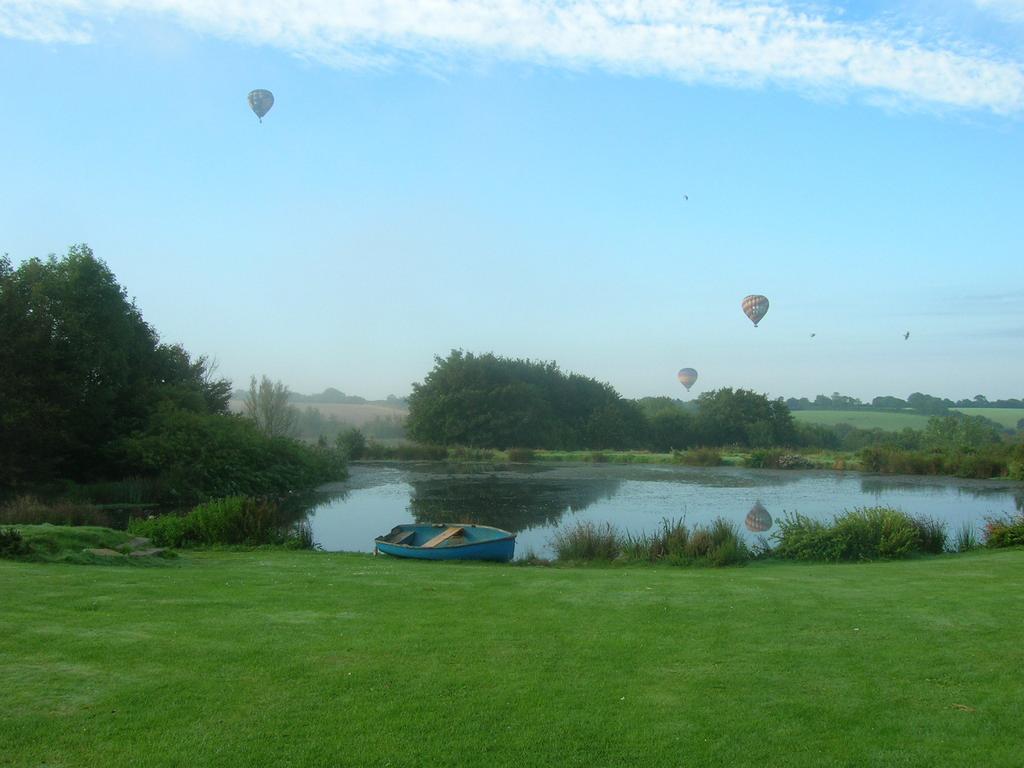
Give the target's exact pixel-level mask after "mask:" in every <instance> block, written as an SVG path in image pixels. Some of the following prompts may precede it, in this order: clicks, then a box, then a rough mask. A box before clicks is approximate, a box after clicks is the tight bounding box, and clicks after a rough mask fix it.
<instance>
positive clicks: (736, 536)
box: [552, 518, 751, 566]
mask: <svg viewBox="0 0 1024 768" xmlns="http://www.w3.org/2000/svg"><path fill="white" fill-rule="evenodd" d="M552 546H553V548H554V550H555V552H556V554H557V557H558V559H559V560H562V561H613V560H617V561H624V562H666V563H671V564H673V565H694V564H701V565H715V566H720V565H736V564H741V563H745V562H747V561H748V560H750V559H751V552H750V549H749V548H748V547H747V545H746V542H744V540H743V537H742V536H741V535H740V532H739V529H738V527H737V526H736V525H735V524H734V523H731V522H729V521H727V520H724V519H722V518H718V519H716V520H715V521H714V522H712V523H711V524H710V525H709V526H697V527H695V528H693V529H692V530H691V529H689V528H688V527H687V526H686V524H685V523H684V522H683V521H682V520H662V522H661V527H660V528H659V530H657V531H656V532H654V533H650V534H648V533H639V534H633V533H630V532H628V531H627V532H625V533H622V532H620V531H619V530H618V529H617V528H615V526H613V525H611V524H610V523H601V524H598V523H593V522H590V521H580V522H577V523H576V524H574V525H572V526H569V527H567V528H563V529H560V530H559V531H557V532H556V533H555V535H554V537H553V539H552Z"/></svg>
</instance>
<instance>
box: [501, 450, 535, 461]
mask: <svg viewBox="0 0 1024 768" xmlns="http://www.w3.org/2000/svg"><path fill="white" fill-rule="evenodd" d="M507 453H508V460H509V461H512V462H515V463H517V464H525V463H526V462H530V461H533V458H534V453H533V449H532V448H509V449H508V451H507Z"/></svg>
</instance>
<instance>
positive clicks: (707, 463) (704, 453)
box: [672, 448, 725, 467]
mask: <svg viewBox="0 0 1024 768" xmlns="http://www.w3.org/2000/svg"><path fill="white" fill-rule="evenodd" d="M672 461H673V462H675V463H677V464H683V465H685V466H687V467H720V466H722V464H724V463H725V462H724V461H723V460H722V452H721V451H718V450H716V449H714V448H691V449H690V450H688V451H672Z"/></svg>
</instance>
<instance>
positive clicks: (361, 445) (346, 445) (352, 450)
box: [334, 427, 366, 460]
mask: <svg viewBox="0 0 1024 768" xmlns="http://www.w3.org/2000/svg"><path fill="white" fill-rule="evenodd" d="M334 443H335V445H336V446H337V448H338V452H339V453H341V455H342V456H344V457H345V459H346V460H355V459H361V458H362V457H363V454H364V453H365V452H366V436H365V435H364V434H363V433H362V432H361V431H360V430H358V429H356V428H355V427H353V428H352V429H346V430H345V431H344V432H340V433H338V436H337V438H335V441H334Z"/></svg>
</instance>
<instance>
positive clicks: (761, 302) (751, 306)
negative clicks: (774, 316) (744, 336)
mask: <svg viewBox="0 0 1024 768" xmlns="http://www.w3.org/2000/svg"><path fill="white" fill-rule="evenodd" d="M742 307H743V314H745V315H746V316H747V317H749V318H750V322H752V323H753V324H754V327H755V328H757V324H758V323H760V322H761V318H762V317H764V316H765V314H766V313H767V312H768V297H767V296H761V295H759V294H756V293H754V294H751V295H750V296H747V297H746V298H745V299H743V304H742Z"/></svg>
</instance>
